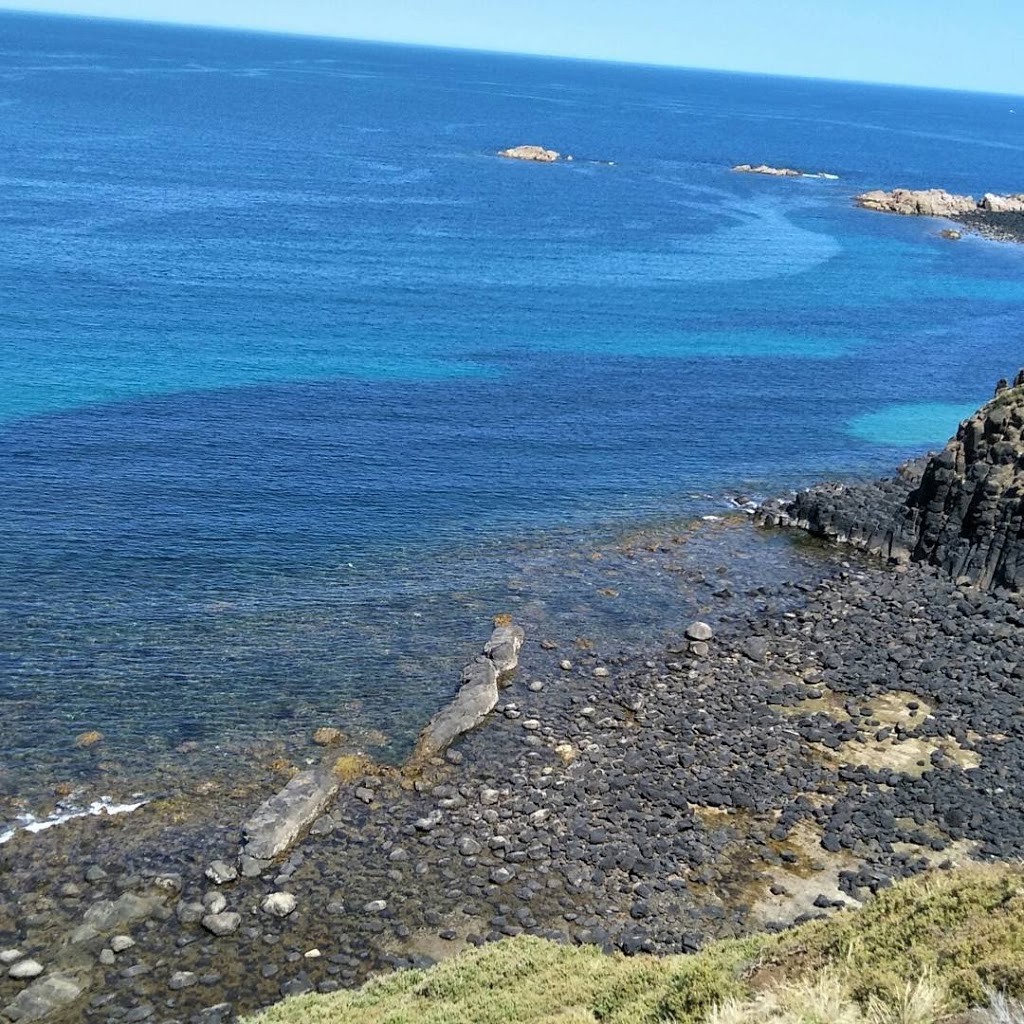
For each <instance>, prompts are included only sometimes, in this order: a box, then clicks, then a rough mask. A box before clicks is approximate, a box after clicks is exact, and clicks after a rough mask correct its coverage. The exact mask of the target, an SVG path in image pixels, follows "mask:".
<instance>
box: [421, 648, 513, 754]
mask: <svg viewBox="0 0 1024 1024" xmlns="http://www.w3.org/2000/svg"><path fill="white" fill-rule="evenodd" d="M497 703H498V672H497V669H495V667H494V663H493V662H492V661H490V660H489V659H488V658H481V659H480V660H479V661H474V662H472V663H471V664H469V665H467V666H466V667H465V668H464V669H463V670H462V685H461V686H460V687H459V692H458V694H457V696H456V697H455V700H453V701H452V702H451V704H449V705H448V706H447V707H446V708H442V709H441V710H440V711H439V712H438V713H437V714H436V715H434V717H433V718H432V719H431V720H430V722H429V724H428V725H427V727H426V729H424V730H423V733H422V735H421V736H420V739H419V743H417V745H416V754H415V755H414V756H415V757H418V758H426V757H436V756H437V755H438V754H443V753H444V751H445V750H446V749H447V748H448V747H449V746H450V745H451V743H452V741H453V740H455V739H456V738H457V737H459V736H461V735H462V734H463V733H464V732H469V730H470V729H475V728H476V727H477V726H478V725H479V724H480V723H481V722H482V721H483V720H484V719H485V718H486V717H487V716H488V715H489V714H490V713H491V712H492V711H493V710H494V707H495V705H496V704H497Z"/></svg>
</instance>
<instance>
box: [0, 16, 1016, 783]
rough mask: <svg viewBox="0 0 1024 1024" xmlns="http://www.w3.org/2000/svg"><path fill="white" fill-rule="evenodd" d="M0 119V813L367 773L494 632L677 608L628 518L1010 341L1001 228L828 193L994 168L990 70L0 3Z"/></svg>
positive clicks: (660, 507)
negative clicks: (227, 766) (415, 38)
mask: <svg viewBox="0 0 1024 1024" xmlns="http://www.w3.org/2000/svg"><path fill="white" fill-rule="evenodd" d="M1015 106H1018V107H1019V111H1018V110H1015ZM0 126H2V127H0V130H2V133H3V141H4V157H5V158H4V161H3V167H2V169H0V176H2V189H0V218H2V229H3V244H2V245H0V299H2V302H0V318H2V319H0V323H2V330H0V355H2V364H0V365H2V374H0V480H2V486H0V749H2V750H3V751H4V758H3V761H2V763H0V795H2V796H5V797H7V798H9V799H25V798H26V794H31V793H33V792H35V791H36V790H39V789H40V788H42V789H46V788H47V787H52V785H53V783H54V781H55V780H65V779H70V780H73V781H83V780H84V781H89V780H92V782H93V783H94V784H96V785H102V782H103V779H104V774H103V773H104V772H106V773H112V774H113V775H117V774H118V772H121V773H123V774H125V775H128V776H130V775H131V774H132V773H133V772H137V771H141V770H142V766H143V765H147V766H149V768H150V769H152V768H153V766H158V767H159V768H160V770H161V771H166V772H172V771H173V767H174V765H176V764H178V763H179V762H180V761H181V760H182V759H183V758H184V757H186V752H188V756H190V757H196V756H198V757H200V758H201V757H202V756H203V752H204V751H206V752H208V755H209V757H210V758H211V762H210V763H211V764H212V763H213V762H214V760H215V759H216V758H217V757H220V758H222V759H223V760H225V761H226V762H228V763H230V762H231V760H232V759H233V758H234V757H235V756H236V755H237V754H238V752H239V751H240V750H242V749H245V748H246V745H249V746H250V747H251V745H252V744H256V743H273V742H284V740H285V738H287V739H288V742H291V743H292V744H293V746H292V748H288V749H291V750H292V752H293V753H294V752H296V751H298V752H299V753H301V752H302V750H303V749H304V748H303V747H302V744H303V743H306V744H307V745H308V736H309V733H310V731H311V729H312V728H314V727H315V726H317V725H321V724H331V725H337V726H339V727H341V728H342V729H343V730H345V731H346V733H347V734H348V735H349V737H350V739H351V741H352V742H353V743H354V744H357V745H361V746H363V747H364V748H366V749H367V750H370V751H372V752H374V753H375V754H376V755H377V756H382V757H390V758H392V759H395V758H400V757H401V756H402V755H403V753H404V752H405V751H407V750H408V747H409V744H410V743H411V742H412V739H413V738H414V737H415V735H416V732H417V731H418V729H419V728H420V727H422V725H423V723H424V721H425V720H426V717H427V716H428V715H429V714H430V713H431V712H432V710H434V709H435V708H437V707H439V706H440V705H441V704H442V703H444V701H445V700H446V699H448V697H450V695H451V693H452V691H453V689H454V686H455V683H456V681H457V678H458V669H459V667H460V666H461V664H463V663H464V662H465V661H466V660H467V658H468V657H470V656H471V655H472V654H473V653H474V652H475V651H476V650H478V649H479V646H480V644H481V643H482V641H483V639H485V638H486V636H487V633H488V631H489V629H490V617H491V616H492V615H494V614H498V613H504V612H511V613H513V614H515V615H517V617H519V618H520V619H521V620H522V621H524V622H525V623H526V624H527V626H528V627H529V629H530V631H531V635H533V636H536V635H538V631H540V632H543V631H545V630H546V631H548V632H550V633H552V634H557V635H558V636H560V637H562V638H563V639H565V638H569V637H572V636H573V635H574V630H576V631H582V630H584V629H586V628H590V629H594V628H596V629H598V630H599V631H601V632H603V633H604V634H605V635H608V636H621V637H623V638H637V637H639V638H643V637H654V636H661V635H663V634H664V633H665V632H666V631H667V630H669V629H671V628H678V626H679V625H680V624H681V623H683V622H684V621H685V616H686V615H687V614H690V613H691V612H693V611H699V610H700V607H699V601H698V599H697V597H695V596H694V594H693V593H692V592H691V591H689V590H687V589H686V587H685V586H683V584H682V582H681V578H682V577H681V576H680V574H679V573H673V572H670V571H667V570H665V571H663V569H664V567H662V568H661V569H658V570H657V571H654V572H652V573H648V575H647V576H646V577H645V581H642V580H641V579H640V578H639V577H640V576H641V575H642V574H641V573H639V571H638V570H637V565H638V562H637V559H636V557H635V550H636V548H635V543H634V542H635V539H636V538H637V537H643V536H647V535H649V534H651V532H652V531H653V532H654V533H656V532H657V531H658V530H668V531H670V532H671V531H678V530H680V529H688V528H689V525H688V524H690V523H692V522H695V521H700V519H701V517H703V516H715V517H717V516H721V515H724V514H726V513H727V511H728V509H729V500H730V498H732V497H735V496H742V497H747V496H750V495H755V496H756V495H762V494H771V493H776V492H780V491H784V490H786V489H788V488H792V487H797V486H800V485H802V484H806V483H808V482H810V481H812V480H815V479H817V478H820V477H824V476H835V475H843V476H850V477H857V476H864V475H868V474H881V473H884V472H887V471H890V470H891V469H892V468H893V467H894V465H895V464H896V463H897V462H899V461H900V460H902V459H904V458H906V457H908V456H911V455H914V454H917V453H920V452H922V451H924V450H926V449H928V448H929V447H934V446H936V445H940V444H941V443H942V442H943V441H944V440H945V438H946V437H947V436H948V435H949V434H950V433H951V432H952V431H953V430H955V427H956V423H957V421H958V420H959V418H961V417H962V416H963V415H966V413H967V412H969V411H970V410H971V409H973V408H974V407H975V406H976V405H977V404H978V403H979V402H980V401H982V400H984V399H985V398H986V397H988V395H989V394H990V393H991V389H992V386H993V384H994V382H995V380H996V379H997V378H999V377H1001V376H1006V375H1009V374H1012V373H1013V372H1014V371H1015V370H1016V369H1017V367H1018V364H1019V363H1021V362H1024V358H1022V353H1021V349H1020V340H1019V339H1020V323H1021V313H1022V309H1024V273H1022V271H1024V249H1021V248H1020V247H1016V246H1013V245H1005V244H999V243H994V242H990V241H986V240H983V239H980V238H973V237H965V238H964V239H963V240H962V241H960V242H957V243H955V244H954V243H951V242H949V241H947V240H944V239H942V238H940V237H939V236H938V228H939V227H940V226H941V225H939V224H937V223H936V222H933V221H928V220H922V219H911V218H892V217H887V216H884V215H880V214H872V213H868V212H865V211H861V210H858V209H856V208H854V206H853V204H852V202H851V197H852V196H853V195H854V194H856V193H857V192H860V191H863V190H865V189H868V188H876V187H884V188H891V187H894V186H898V185H900V186H909V187H932V186H941V187H945V188H949V189H950V190H952V191H963V192H971V193H974V194H975V195H978V194H980V193H981V192H983V191H988V190H991V191H1020V190H1021V188H1022V187H1024V183H1022V181H1021V179H1020V177H1019V167H1020V165H1021V155H1022V152H1024V101H1021V100H1020V99H1015V98H1013V97H1006V96H993V95H982V94H968V93H953V92H941V91H934V90H914V89H906V88H893V87H882V86H873V85H860V84H848V83H835V82H825V81H811V80H799V79H786V78H775V77H765V76H754V75H737V74H723V73H713V72H705V71H690V70H678V69H668V68H659V67H644V66H629V65H615V64H605V63H596V62H587V61H572V60H557V59H547V58H536V57H525V56H509V55H496V54H486V53H471V52H457V51H445V50H437V49H422V48H415V47H399V46H390V45H378V44H371V43H356V42H347V41H332V40H325V39H310V38H296V37H283V36H272V35H259V34H246V33H234V32H220V31H209V30H200V29H190V28H174V27H162V26H154V25H144V24H133V23H117V22H105V21H89V20H78V19H71V18H53V17H39V16H29V15H17V14H11V13H6V14H0ZM521 143H537V144H541V145H544V146H549V147H553V148H555V149H558V150H560V151H561V152H563V153H570V154H572V155H573V157H574V159H573V161H572V162H565V163H558V164H554V165H536V164H526V163H520V162H515V161H509V160H504V159H501V158H499V157H498V156H497V155H496V153H497V151H498V150H499V149H503V148H505V147H507V146H512V145H517V144H521ZM740 162H752V163H759V162H767V163H771V164H777V165H790V166H796V167H801V168H804V169H806V170H809V171H825V172H828V173H830V174H834V175H837V176H838V177H837V178H836V179H834V180H832V179H820V178H800V179H781V180H780V179H772V178H761V177H757V176H751V175H741V174H736V173H734V172H732V171H731V170H730V168H731V166H732V165H734V164H736V163H740ZM723 537H724V539H723V538H719V539H718V540H714V539H711V540H709V539H704V540H702V541H700V542H699V544H698V550H700V551H703V557H706V558H710V559H712V560H713V559H714V558H716V557H719V556H721V555H722V553H723V552H725V553H730V552H731V553H732V554H734V555H737V557H740V559H741V561H743V564H744V565H746V566H747V568H746V569H744V572H746V573H748V575H749V576H750V580H749V582H751V584H752V586H753V583H755V582H756V581H757V580H760V579H762V578H772V577H778V576H781V577H783V578H787V577H788V576H790V575H792V573H793V572H795V571H797V570H796V569H794V561H793V560H794V559H797V560H798V556H797V555H796V554H795V553H794V550H793V545H792V543H791V542H790V541H788V540H785V539H781V538H777V537H755V536H747V535H744V536H742V537H740V536H738V535H736V534H735V532H733V533H730V532H729V531H725V532H724V535H723ZM631 544H633V548H632V549H631V548H630V545H631ZM700 544H703V545H704V548H703V549H701V548H700ZM652 557H653V556H652ZM639 561H640V562H643V561H644V559H640V560H639ZM683 575H685V573H684V574H683ZM588 624H589V625H588ZM89 730H98V731H100V732H102V733H103V734H104V740H103V742H102V743H101V744H98V745H97V746H96V747H89V748H88V749H80V748H79V747H77V746H76V744H75V737H76V736H79V735H80V734H81V733H83V732H86V731H89ZM197 751H198V753H196V752H197Z"/></svg>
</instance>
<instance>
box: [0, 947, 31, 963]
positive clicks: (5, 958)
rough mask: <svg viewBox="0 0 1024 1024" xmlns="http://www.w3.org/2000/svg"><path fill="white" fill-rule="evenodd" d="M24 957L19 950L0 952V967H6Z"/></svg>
mask: <svg viewBox="0 0 1024 1024" xmlns="http://www.w3.org/2000/svg"><path fill="white" fill-rule="evenodd" d="M24 955H25V954H24V953H22V951H21V950H20V949H3V950H0V965H2V966H4V967H7V966H9V965H10V964H13V963H14V961H15V960H20V959H21V958H22V957H23V956H24Z"/></svg>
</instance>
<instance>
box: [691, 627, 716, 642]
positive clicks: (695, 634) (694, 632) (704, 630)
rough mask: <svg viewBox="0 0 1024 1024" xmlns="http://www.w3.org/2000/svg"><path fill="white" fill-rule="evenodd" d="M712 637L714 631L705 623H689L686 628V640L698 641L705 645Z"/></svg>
mask: <svg viewBox="0 0 1024 1024" xmlns="http://www.w3.org/2000/svg"><path fill="white" fill-rule="evenodd" d="M714 635H715V631H714V630H713V629H712V628H711V627H710V626H709V625H708V624H707V623H706V622H691V623H690V625H689V626H687V627H686V638H687V640H700V641H703V642H705V643H706V642H707V641H708V640H710V639H711V638H712V637H714Z"/></svg>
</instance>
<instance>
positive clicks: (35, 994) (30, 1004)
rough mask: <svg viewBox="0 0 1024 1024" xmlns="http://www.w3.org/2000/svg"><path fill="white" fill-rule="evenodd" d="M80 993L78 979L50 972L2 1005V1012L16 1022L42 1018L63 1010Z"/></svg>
mask: <svg viewBox="0 0 1024 1024" xmlns="http://www.w3.org/2000/svg"><path fill="white" fill-rule="evenodd" d="M81 995H82V985H81V983H80V980H79V979H77V978H75V977H73V976H72V975H70V974H60V973H58V974H50V975H47V976H46V977H45V978H39V979H37V980H36V981H34V982H32V984H31V985H29V986H28V988H26V989H24V990H23V991H21V992H19V993H18V995H17V997H16V998H15V999H14V1000H13V1001H12V1002H11V1003H8V1005H7V1006H5V1007H4V1009H3V1012H4V1014H5V1015H6V1016H7V1017H8V1018H9V1019H10V1020H12V1021H15V1022H16V1024H22V1022H27V1021H34V1020H42V1019H43V1018H44V1017H48V1016H50V1014H53V1013H56V1012H58V1011H59V1010H63V1009H65V1008H66V1007H68V1006H70V1005H71V1004H72V1003H74V1002H75V1001H76V1000H77V999H78V998H79V997H80V996H81Z"/></svg>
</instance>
